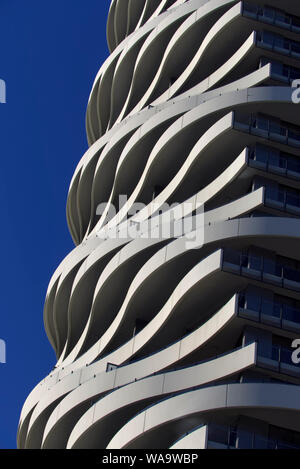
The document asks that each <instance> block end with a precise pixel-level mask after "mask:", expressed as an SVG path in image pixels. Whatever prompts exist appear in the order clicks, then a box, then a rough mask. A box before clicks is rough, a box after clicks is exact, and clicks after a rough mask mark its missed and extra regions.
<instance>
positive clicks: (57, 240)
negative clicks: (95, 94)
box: [0, 0, 110, 448]
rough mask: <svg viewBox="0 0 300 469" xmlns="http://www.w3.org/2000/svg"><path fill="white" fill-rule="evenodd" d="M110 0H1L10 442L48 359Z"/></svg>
mask: <svg viewBox="0 0 300 469" xmlns="http://www.w3.org/2000/svg"><path fill="white" fill-rule="evenodd" d="M109 4H110V0H88V1H86V0H51V1H48V0H42V1H41V0H26V1H25V0H0V17H1V28H0V44H1V55H0V78H1V79H4V80H5V81H6V84H7V104H0V124H1V127H0V136H1V140H0V151H1V158H0V165H1V183H0V193H1V196H0V201H1V231H0V233H1V234H0V236H1V243H0V248H1V273H0V277H1V278H0V281H1V313H0V338H1V339H4V340H5V341H6V343H7V363H6V364H5V365H3V364H0V384H1V386H0V448H15V447H16V431H17V424H18V419H19V414H20V411H21V407H22V404H23V402H24V400H25V399H26V396H27V395H28V394H29V392H30V391H31V389H32V388H33V387H34V386H35V384H36V383H37V382H39V381H40V380H41V379H42V378H44V376H45V375H47V374H48V372H49V371H50V369H51V368H52V367H53V366H54V363H55V356H54V353H53V351H52V348H51V346H50V344H49V343H48V340H47V338H46V335H45V333H44V328H43V303H44V298H45V293H46V289H47V285H48V282H49V280H50V277H51V275H52V273H53V272H54V270H55V269H56V267H57V266H58V264H59V262H60V261H61V260H62V259H63V258H64V257H65V256H66V254H67V253H68V252H69V251H70V250H71V249H72V248H73V243H72V240H71V237H70V235H69V232H68V229H67V223H66V217H65V205H66V196H67V191H68V187H69V182H70V180H71V177H72V174H73V171H74V169H75V167H76V165H77V163H78V161H79V159H80V158H81V156H82V155H83V153H84V152H85V150H86V149H87V143H86V135H85V109H86V104H87V100H88V96H89V93H90V89H91V86H92V83H93V80H94V77H95V75H96V73H97V71H98V69H99V68H100V66H101V64H102V63H103V61H104V59H105V58H106V57H107V55H108V50H107V46H106V19H107V12H108V7H109Z"/></svg>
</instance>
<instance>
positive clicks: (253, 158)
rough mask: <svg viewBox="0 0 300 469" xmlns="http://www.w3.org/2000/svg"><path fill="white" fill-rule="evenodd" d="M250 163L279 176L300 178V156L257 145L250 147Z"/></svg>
mask: <svg viewBox="0 0 300 469" xmlns="http://www.w3.org/2000/svg"><path fill="white" fill-rule="evenodd" d="M248 155H249V165H250V166H251V167H254V168H257V169H260V170H263V171H268V172H270V173H273V174H278V175H279V176H283V177H287V178H290V179H296V180H300V158H298V157H297V156H293V155H289V154H287V153H283V152H280V151H278V150H276V149H272V148H268V147H264V146H262V145H257V146H255V147H253V148H249V151H248Z"/></svg>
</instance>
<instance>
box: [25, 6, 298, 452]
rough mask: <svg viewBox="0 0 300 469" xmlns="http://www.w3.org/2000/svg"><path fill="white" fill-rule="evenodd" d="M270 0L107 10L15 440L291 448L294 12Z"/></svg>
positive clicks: (294, 422)
mask: <svg viewBox="0 0 300 469" xmlns="http://www.w3.org/2000/svg"><path fill="white" fill-rule="evenodd" d="M267 4H268V6H265V2H264V1H263V0H247V1H237V0H185V1H184V0H177V1H176V0H113V1H112V2H111V6H110V11H109V17H108V23H107V37H108V44H109V48H110V52H111V55H110V56H109V58H108V59H107V60H106V62H105V63H104V64H103V66H102V67H101V69H100V71H99V73H98V75H97V77H96V79H95V82H94V85H93V88H92V91H91V95H90V99H89V103H88V107H87V118H86V127H87V136H88V141H89V149H88V151H87V152H86V153H85V155H84V156H83V157H82V159H81V161H80V162H79V164H78V166H77V168H76V170H75V173H74V176H73V178H72V181H71V184H70V189H69V194H68V201H67V220H68V225H69V229H70V232H71V235H72V237H73V239H74V242H75V245H76V247H75V249H74V250H73V251H72V252H71V253H70V254H69V255H68V256H67V258H66V259H65V260H64V261H63V262H62V263H61V265H60V266H59V267H58V269H57V270H56V272H55V273H54V275H53V277H52V279H51V281H50V284H49V288H48V291H47V296H46V301H45V308H44V322H45V329H46V332H47V335H48V338H49V341H50V343H51V345H52V347H53V348H54V350H55V352H56V355H57V364H56V366H55V368H54V369H53V370H52V372H51V373H50V374H49V375H48V376H47V377H46V378H45V379H44V380H43V381H42V382H41V383H39V384H38V385H37V386H36V388H35V389H34V390H33V391H32V392H31V394H30V395H29V397H28V398H27V400H26V402H25V404H24V407H23V410H22V414H21V418H20V424H19V429H18V446H19V448H70V449H71V448H111V449H112V448H118V449H121V448H144V449H149V448H174V449H175V448H185V449H186V448H189V449H191V448H193V449H204V448H229V449H230V448H274V449H277V448H279V449H280V448H294V447H300V418H299V416H300V400H299V395H300V388H299V384H300V367H299V365H298V354H297V348H296V347H297V345H298V343H297V339H298V337H299V338H300V219H299V217H300V107H299V105H298V104H297V103H298V101H299V99H298V98H299V96H300V94H299V93H298V92H297V82H295V80H298V79H300V6H299V4H298V2H296V1H295V0H285V1H284V2H283V1H281V0H269V1H268V2H267ZM299 343H300V341H299ZM299 355H300V354H299Z"/></svg>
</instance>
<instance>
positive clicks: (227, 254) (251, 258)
mask: <svg viewBox="0 0 300 469" xmlns="http://www.w3.org/2000/svg"><path fill="white" fill-rule="evenodd" d="M222 268H223V270H224V271H226V272H231V273H235V274H239V275H244V276H246V277H249V278H253V279H255V280H261V281H263V282H266V283H271V284H274V285H276V286H280V287H283V288H287V289H291V290H296V291H300V271H299V270H296V269H294V268H291V267H289V266H288V265H285V264H282V263H280V262H278V261H276V260H274V259H272V258H269V257H265V256H263V255H261V256H260V255H256V254H251V253H250V254H243V253H242V252H240V251H234V250H232V249H224V251H223V263H222Z"/></svg>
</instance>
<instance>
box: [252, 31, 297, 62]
mask: <svg viewBox="0 0 300 469" xmlns="http://www.w3.org/2000/svg"><path fill="white" fill-rule="evenodd" d="M256 45H257V46H258V47H262V48H263V49H267V50H271V51H272V52H275V53H276V52H277V53H278V54H283V55H287V56H289V57H291V58H295V59H299V58H300V42H298V41H292V40H291V39H287V38H285V37H284V36H281V35H280V34H274V33H271V32H269V31H256Z"/></svg>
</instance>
